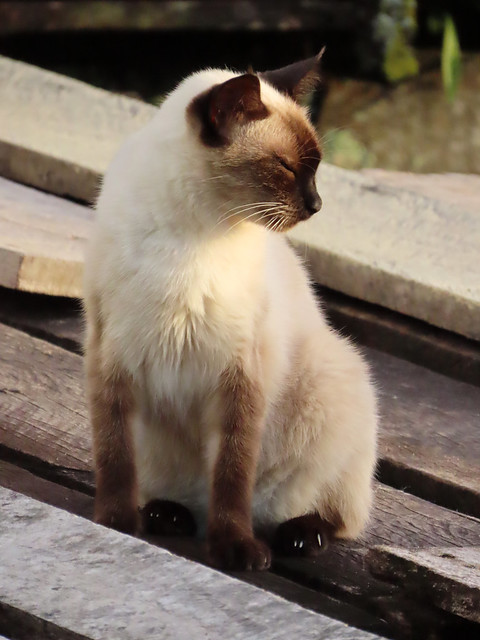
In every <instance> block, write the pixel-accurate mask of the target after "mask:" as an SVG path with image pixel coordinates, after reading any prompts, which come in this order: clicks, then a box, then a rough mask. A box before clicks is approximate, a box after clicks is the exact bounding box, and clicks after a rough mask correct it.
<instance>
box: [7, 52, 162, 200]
mask: <svg viewBox="0 0 480 640" xmlns="http://www.w3.org/2000/svg"><path fill="white" fill-rule="evenodd" d="M0 86H1V88H2V99H1V100H0V175H3V176H5V177H7V178H11V179H13V180H16V181H18V182H23V183H25V184H29V185H32V186H34V187H39V188H40V189H42V190H44V191H50V192H53V193H57V194H60V195H68V196H72V197H74V198H77V199H79V200H84V201H86V202H92V201H93V200H94V198H95V195H96V190H97V188H98V184H99V179H100V176H101V175H102V174H103V172H104V171H105V169H106V167H107V165H108V164H109V162H110V160H111V159H112V157H113V155H114V153H115V151H116V149H117V148H118V147H119V145H120V143H121V142H122V141H123V140H124V139H125V138H126V137H127V135H128V134H130V133H132V132H133V131H136V130H138V129H139V128H140V127H141V126H142V125H143V124H145V123H146V122H147V121H148V120H150V119H151V118H152V116H153V115H154V114H155V112H156V109H155V107H153V106H151V105H147V104H145V103H142V102H140V101H138V100H134V99H132V98H126V97H124V96H120V95H115V94H113V93H109V92H107V91H103V90H102V89H97V88H95V87H91V86H89V85H87V84H85V83H83V82H79V81H78V80H72V79H70V78H67V77H65V76H61V75H59V74H56V73H52V72H50V71H44V70H41V69H38V68H35V67H33V66H31V65H28V64H24V63H23V62H16V61H14V60H9V59H7V58H4V57H2V56H0Z"/></svg>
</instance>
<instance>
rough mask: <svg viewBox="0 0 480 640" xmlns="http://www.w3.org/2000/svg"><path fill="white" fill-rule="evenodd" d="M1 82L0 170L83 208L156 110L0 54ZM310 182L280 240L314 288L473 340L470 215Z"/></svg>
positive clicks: (403, 193)
mask: <svg viewBox="0 0 480 640" xmlns="http://www.w3.org/2000/svg"><path fill="white" fill-rule="evenodd" d="M0 85H2V101H1V102H0V174H3V175H4V176H6V177H10V178H13V179H15V180H18V181H20V182H26V183H27V184H32V185H34V186H38V187H40V188H42V189H44V190H47V191H53V192H55V193H60V194H62V195H70V196H74V197H75V198H79V199H83V200H86V201H92V200H93V198H94V194H95V189H96V186H97V184H98V179H99V177H100V176H101V175H102V173H103V172H104V171H105V169H106V167H107V165H108V163H109V161H110V160H111V158H112V156H113V154H114V151H115V150H116V149H117V148H118V146H119V145H120V143H121V142H122V141H123V140H124V138H125V137H126V136H127V135H128V134H129V133H131V132H133V131H135V130H137V129H139V128H140V127H141V126H142V124H144V123H145V122H146V121H148V120H149V119H150V118H151V117H152V116H153V114H154V113H155V108H154V107H152V106H149V105H146V104H143V103H141V102H139V101H135V100H132V99H130V98H125V97H122V96H116V95H113V94H109V93H108V92H106V91H102V90H100V89H95V88H93V87H89V86H88V85H85V84H83V83H81V82H78V81H75V80H71V79H69V78H65V77H62V76H59V75H57V74H52V73H51V72H47V71H42V70H39V69H35V68H34V67H31V66H29V65H25V64H23V63H20V62H14V61H11V60H7V59H5V58H0ZM33 105H34V107H35V118H32V108H33ZM318 182H319V190H320V193H321V195H322V198H323V200H324V203H325V206H324V211H322V214H321V215H318V216H313V217H312V219H311V220H309V221H308V222H306V223H305V224H303V223H302V224H300V225H298V226H297V227H296V228H295V229H293V230H292V231H291V232H290V233H289V237H290V238H291V240H292V242H294V243H295V244H296V245H297V247H298V248H299V251H300V253H301V254H302V255H303V254H305V255H306V257H307V258H308V262H309V264H310V268H311V271H312V275H313V278H314V280H315V281H317V282H319V283H321V284H324V285H326V286H328V287H330V288H332V289H337V290H339V291H342V292H343V293H346V294H348V295H351V296H354V297H357V298H361V299H364V300H366V301H369V302H372V303H376V304H381V305H383V306H386V307H388V308H389V309H393V310H395V311H399V312H400V313H404V314H408V315H411V316H414V317H416V318H419V319H421V320H424V321H426V322H428V323H430V324H432V325H434V326H438V327H441V328H444V329H448V330H450V331H454V332H456V333H459V334H461V335H463V336H466V337H468V338H473V339H475V340H478V339H479V338H480V329H479V327H480V284H479V283H480V261H478V259H477V248H478V247H477V244H478V243H477V238H478V237H480V217H479V216H478V215H477V214H476V212H474V211H473V210H472V207H470V206H468V207H462V206H461V205H460V204H457V205H456V206H452V205H451V204H450V202H449V201H445V202H443V201H442V200H441V199H438V198H430V197H427V196H424V195H419V194H418V193H415V192H413V191H412V190H406V189H397V188H394V187H391V186H389V185H385V184H384V183H382V182H380V181H376V180H375V179H374V178H373V177H370V176H368V177H367V176H366V175H362V174H360V173H355V172H351V171H346V170H342V169H339V168H337V167H332V166H330V165H326V164H322V167H321V170H320V172H319V176H318ZM473 197H474V198H475V199H476V201H477V202H478V201H480V193H479V192H477V191H475V193H474V195H473ZM352 203H355V204H354V206H352ZM339 229H341V230H342V232H341V233H339Z"/></svg>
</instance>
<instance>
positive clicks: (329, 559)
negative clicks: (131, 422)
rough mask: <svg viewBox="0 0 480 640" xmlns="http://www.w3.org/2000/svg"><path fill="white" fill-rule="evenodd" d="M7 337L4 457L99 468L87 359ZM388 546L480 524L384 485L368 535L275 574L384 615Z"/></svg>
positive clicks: (450, 536)
mask: <svg viewBox="0 0 480 640" xmlns="http://www.w3.org/2000/svg"><path fill="white" fill-rule="evenodd" d="M0 336H1V340H2V343H1V349H0V354H1V360H0V384H1V388H2V389H3V393H2V409H1V421H0V444H2V445H3V446H2V447H1V448H0V454H1V455H3V456H4V457H5V456H7V458H8V457H10V459H21V461H22V464H24V465H25V466H28V464H29V463H33V461H35V464H36V465H37V466H36V468H35V473H37V472H38V468H39V467H40V466H41V464H42V461H44V462H43V464H45V465H46V466H47V467H48V474H47V473H46V474H44V475H45V477H48V478H49V479H54V478H58V479H59V481H60V482H63V476H62V474H63V473H64V471H65V468H69V469H73V470H74V471H75V470H76V471H77V472H79V471H85V470H88V469H91V464H92V461H91V454H90V444H89V440H90V436H89V429H88V424H87V418H86V410H85V404H84V396H83V389H82V378H83V376H82V368H81V367H82V363H81V358H80V357H79V356H77V355H75V354H71V353H68V352H66V351H64V350H63V349H60V348H59V347H56V346H53V345H50V344H47V343H45V342H43V341H41V340H38V339H36V338H32V337H30V336H28V335H26V334H23V333H22V332H19V331H17V330H15V329H12V328H9V327H2V330H1V332H0ZM459 384H460V383H459ZM15 456H16V458H15ZM22 456H23V458H22ZM56 472H57V475H55V474H56ZM70 486H71V485H70ZM380 544H384V545H385V544H387V545H391V546H400V547H405V548H418V547H425V546H442V547H443V546H445V547H450V546H451V547H457V546H461V545H472V546H474V545H480V522H479V521H478V520H476V519H475V518H471V517H467V516H464V515H462V514H459V513H454V512H452V511H448V510H447V509H444V508H441V507H438V506H436V505H434V504H431V503H429V502H426V501H424V500H421V499H419V498H416V497H414V496H411V495H409V494H406V493H403V492H401V491H398V490H396V489H392V488H389V487H386V486H384V485H381V484H377V486H376V501H375V507H374V510H373V516H372V522H371V525H370V527H369V529H368V531H367V533H366V535H365V536H364V537H363V539H362V540H360V541H359V542H356V543H350V544H348V543H341V544H340V543H339V544H336V545H333V546H332V547H331V549H330V550H329V551H328V552H327V553H325V554H324V555H323V556H321V557H320V558H318V559H317V560H315V561H301V560H291V559H290V560H286V559H277V560H276V561H275V564H274V571H275V572H276V573H278V574H280V575H282V576H284V577H287V578H289V579H291V580H294V581H296V582H299V583H300V584H303V585H304V586H308V587H310V588H317V589H320V590H324V591H325V592H326V593H327V594H330V595H335V594H336V597H341V598H342V599H345V600H346V601H347V602H349V603H350V604H352V605H353V606H362V607H363V606H366V607H368V608H369V609H370V610H371V611H376V612H377V613H378V614H380V613H381V615H384V613H385V612H384V611H383V609H382V607H383V606H384V605H382V602H383V603H385V602H386V600H385V598H386V599H387V600H388V602H389V603H390V604H389V606H390V605H391V610H392V611H393V610H394V609H395V610H397V609H396V608H398V606H400V605H399V604H398V602H397V601H396V595H395V592H396V589H391V588H390V587H388V585H385V583H383V582H382V581H380V580H378V579H376V578H374V577H372V576H371V575H370V574H369V572H368V570H367V566H366V563H365V557H366V553H367V552H368V550H369V549H371V548H373V547H374V546H376V545H380ZM382 598H383V600H382ZM393 602H396V604H395V606H394V605H393V604H392V603H393ZM392 624H395V622H394V621H392Z"/></svg>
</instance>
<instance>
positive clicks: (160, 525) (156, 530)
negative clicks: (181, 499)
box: [141, 500, 197, 536]
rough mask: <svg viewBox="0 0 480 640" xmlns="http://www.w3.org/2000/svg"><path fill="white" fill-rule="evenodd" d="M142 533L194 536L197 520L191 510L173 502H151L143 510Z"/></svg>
mask: <svg viewBox="0 0 480 640" xmlns="http://www.w3.org/2000/svg"><path fill="white" fill-rule="evenodd" d="M141 518H142V531H143V532H144V533H150V534H153V535H159V536H194V535H195V533H196V531H197V525H196V523H195V519H194V517H193V515H192V513H191V511H190V510H189V509H187V507H184V506H183V505H182V504H179V503H178V502H173V501H172V500H150V502H148V503H147V504H146V505H145V506H144V507H143V509H141Z"/></svg>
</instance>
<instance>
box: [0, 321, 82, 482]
mask: <svg viewBox="0 0 480 640" xmlns="http://www.w3.org/2000/svg"><path fill="white" fill-rule="evenodd" d="M0 344H1V349H0V379H1V390H2V391H1V398H2V404H1V420H0V444H1V445H2V446H3V447H5V448H7V449H9V450H10V451H12V452H18V453H21V454H23V455H27V456H33V457H35V458H37V459H40V460H43V461H44V462H46V463H47V464H48V465H52V466H56V467H61V468H64V469H69V470H74V471H90V470H91V468H92V458H91V441H90V433H89V430H88V426H87V411H86V406H85V393H84V389H83V384H82V381H83V372H82V359H81V358H80V356H77V355H74V354H71V353H69V352H68V351H64V350H63V349H61V348H59V347H56V346H54V345H51V344H49V343H47V342H43V341H41V340H37V339H35V338H29V337H28V336H26V335H25V334H22V333H21V332H19V331H17V330H16V329H11V328H9V327H5V326H4V325H1V326H0Z"/></svg>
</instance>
